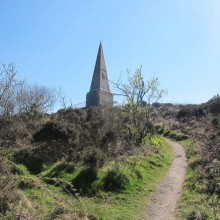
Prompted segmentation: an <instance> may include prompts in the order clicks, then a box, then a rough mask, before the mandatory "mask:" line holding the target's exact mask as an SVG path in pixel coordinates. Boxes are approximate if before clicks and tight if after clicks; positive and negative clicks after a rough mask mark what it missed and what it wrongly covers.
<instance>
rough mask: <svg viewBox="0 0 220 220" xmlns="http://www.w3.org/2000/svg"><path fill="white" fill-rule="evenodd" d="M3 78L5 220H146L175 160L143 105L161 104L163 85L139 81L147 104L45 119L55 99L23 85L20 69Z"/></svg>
mask: <svg viewBox="0 0 220 220" xmlns="http://www.w3.org/2000/svg"><path fill="white" fill-rule="evenodd" d="M3 73H4V74H3V75H2V81H1V86H0V87H1V88H0V89H2V90H0V98H1V100H0V101H1V103H0V105H1V108H2V111H1V115H0V123H1V127H0V175H1V181H0V190H1V196H0V218H4V219H36V218H37V219H83V218H84V219H110V218H111V219H128V217H129V219H139V218H140V217H141V214H142V213H143V212H144V211H145V205H146V204H145V201H146V202H147V198H148V197H149V195H150V192H152V191H153V190H155V187H156V184H157V183H158V181H159V180H160V178H161V177H162V176H163V175H164V173H165V172H166V170H167V169H168V167H169V164H170V162H171V160H172V156H171V152H170V148H169V147H168V146H167V145H166V144H165V142H164V140H163V139H162V138H161V137H159V136H155V135H156V134H155V129H154V118H153V117H152V116H153V114H152V112H151V113H150V112H149V109H153V108H152V107H151V103H149V102H148V104H146V103H145V104H144V100H143V98H144V96H145V95H147V93H148V92H149V95H150V94H151V95H150V96H151V98H150V97H148V98H149V99H148V101H149V100H153V99H155V98H157V99H159V98H160V97H161V95H162V93H160V94H159V93H157V92H158V91H159V90H157V89H158V88H157V87H158V81H157V80H156V79H155V80H153V81H151V83H150V82H149V83H148V85H147V87H145V86H144V84H143V82H144V81H143V76H142V75H141V73H140V72H138V74H135V75H134V76H133V79H134V81H133V82H134V84H131V86H134V89H135V93H136V92H138V89H140V91H142V92H144V93H143V94H142V98H141V101H142V103H140V99H136V100H133V101H132V103H127V105H125V106H121V107H112V108H106V107H102V108H101V107H99V108H95V107H94V108H89V109H71V108H65V109H61V110H59V111H58V112H57V113H54V114H45V112H47V111H48V110H49V109H50V108H51V107H52V105H53V103H54V101H55V99H54V98H56V96H54V91H52V90H49V89H47V88H45V87H41V86H30V85H28V84H27V83H25V82H23V81H18V80H17V79H16V71H15V68H14V65H13V64H10V65H9V66H3ZM3 76H4V77H3ZM10 76H11V77H10ZM136 80H137V81H136ZM6 94H7V96H6ZM135 97H136V94H135ZM6 98H8V99H6ZM9 101H11V103H13V105H8V103H9ZM12 101H13V102H12ZM6 104H7V110H6ZM154 116H155V113H154ZM110 216H111V217H110Z"/></svg>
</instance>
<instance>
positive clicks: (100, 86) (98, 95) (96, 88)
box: [86, 42, 113, 108]
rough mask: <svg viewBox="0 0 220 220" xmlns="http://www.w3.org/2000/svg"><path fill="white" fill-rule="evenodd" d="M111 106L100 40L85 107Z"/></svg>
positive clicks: (111, 98)
mask: <svg viewBox="0 0 220 220" xmlns="http://www.w3.org/2000/svg"><path fill="white" fill-rule="evenodd" d="M90 106H113V94H112V93H111V92H110V89H109V82H108V75H107V70H106V66H105V59H104V53H103V49H102V44H101V42H100V45H99V50H98V54H97V58H96V63H95V68H94V72H93V77H92V83H91V86H90V91H89V92H88V93H87V95H86V107H87V108H88V107H90Z"/></svg>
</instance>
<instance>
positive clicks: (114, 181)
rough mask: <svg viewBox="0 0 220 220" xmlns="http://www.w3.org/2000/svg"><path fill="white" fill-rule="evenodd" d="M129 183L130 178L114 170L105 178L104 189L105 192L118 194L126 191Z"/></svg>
mask: <svg viewBox="0 0 220 220" xmlns="http://www.w3.org/2000/svg"><path fill="white" fill-rule="evenodd" d="M128 183H129V179H128V177H127V176H126V175H125V174H123V173H119V171H117V170H115V169H114V170H111V171H109V172H108V173H107V175H106V176H105V178H104V184H103V187H104V190H105V191H112V192H118V191H121V190H123V189H125V188H126V186H127V185H128Z"/></svg>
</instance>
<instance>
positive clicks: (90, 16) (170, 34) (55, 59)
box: [0, 0, 220, 104]
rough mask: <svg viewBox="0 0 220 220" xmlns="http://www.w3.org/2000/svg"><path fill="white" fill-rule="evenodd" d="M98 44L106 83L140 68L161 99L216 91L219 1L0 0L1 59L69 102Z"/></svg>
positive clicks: (86, 78) (197, 99)
mask: <svg viewBox="0 0 220 220" xmlns="http://www.w3.org/2000/svg"><path fill="white" fill-rule="evenodd" d="M100 41H101V42H102V45H103V50H104V56H105V62H106V67H107V73H108V78H109V80H111V81H117V80H118V79H119V77H120V76H122V79H123V80H124V79H125V77H126V72H127V69H129V70H131V72H134V71H135V70H136V69H137V68H139V67H140V66H141V65H142V73H143V75H144V77H145V79H146V80H150V79H152V78H153V77H158V78H159V82H160V88H161V89H166V90H167V91H168V94H167V96H166V97H164V98H163V100H162V101H163V102H171V103H181V104H189V103H192V104H197V103H203V102H206V101H208V100H209V99H210V98H212V97H213V96H214V95H216V94H217V93H219V92H220V83H219V82H220V1H219V0H0V63H4V64H8V63H10V62H13V63H14V64H15V65H16V70H17V76H18V78H20V79H26V80H27V81H28V82H30V83H36V84H39V85H45V86H48V87H50V88H62V91H63V93H64V95H65V97H66V100H71V102H72V104H78V103H81V102H85V100H86V93H87V92H88V91H89V89H90V84H91V80H92V75H93V70H94V66H95V61H96V56H97V52H98V47H99V43H100ZM115 101H117V97H115ZM118 102H120V100H118Z"/></svg>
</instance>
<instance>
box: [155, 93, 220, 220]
mask: <svg viewBox="0 0 220 220" xmlns="http://www.w3.org/2000/svg"><path fill="white" fill-rule="evenodd" d="M158 121H159V122H158V125H159V126H158V131H159V133H163V134H164V135H166V134H167V136H169V137H171V138H174V139H176V140H183V141H182V142H181V143H182V144H183V145H184V146H185V150H186V154H187V158H188V168H187V173H186V181H185V183H184V189H183V194H182V197H181V200H180V201H179V219H210V220H213V219H214V220H217V219H220V211H219V210H220V202H219V201H220V197H219V195H220V185H219V182H220V97H219V96H218V95H217V96H215V97H213V98H212V99H211V100H209V101H208V102H207V103H205V104H202V105H186V106H180V105H179V106H173V105H171V106H170V108H169V109H165V110H164V111H163V114H162V117H160V119H158ZM184 137H190V140H184V139H185V138H184Z"/></svg>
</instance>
